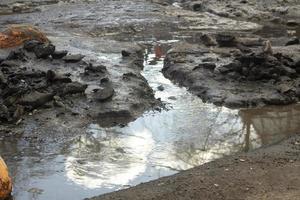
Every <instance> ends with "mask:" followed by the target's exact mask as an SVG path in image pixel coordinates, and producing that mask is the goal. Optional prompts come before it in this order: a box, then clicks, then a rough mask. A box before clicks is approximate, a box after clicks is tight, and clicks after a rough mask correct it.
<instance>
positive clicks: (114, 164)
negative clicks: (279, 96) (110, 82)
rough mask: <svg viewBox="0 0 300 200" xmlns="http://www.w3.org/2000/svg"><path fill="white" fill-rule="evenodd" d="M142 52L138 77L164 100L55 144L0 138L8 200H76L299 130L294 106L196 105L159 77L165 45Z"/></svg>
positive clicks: (299, 111) (298, 111) (299, 112)
mask: <svg viewBox="0 0 300 200" xmlns="http://www.w3.org/2000/svg"><path fill="white" fill-rule="evenodd" d="M170 42H176V41H160V42H157V43H156V44H155V45H151V46H149V48H147V49H146V51H145V68H144V70H143V76H144V77H145V78H146V79H147V80H148V82H149V84H150V86H151V87H152V88H153V89H154V90H155V95H156V97H157V98H161V100H162V101H163V102H164V103H165V107H166V109H163V110H162V111H152V112H147V113H145V114H144V115H143V116H141V117H140V118H138V119H137V120H135V121H134V122H131V123H129V124H128V125H126V126H124V127H113V128H101V127H100V126H99V125H97V124H89V125H88V126H87V127H86V130H85V131H83V132H82V134H81V135H79V136H78V137H76V138H70V140H69V141H67V142H65V143H63V144H43V145H36V143H35V142H33V141H34V138H30V139H29V140H26V139H18V138H16V137H11V138H10V137H6V138H5V139H1V140H0V144H1V145H0V152H1V155H2V156H4V157H5V158H7V162H8V164H9V166H10V170H11V174H12V176H13V179H14V183H15V185H14V186H15V187H14V199H16V200H29V199H43V200H50V199H51V200H53V199H57V200H59V199H83V198H86V197H91V196H94V195H99V194H103V193H107V192H111V191H115V190H119V189H122V188H126V187H130V186H133V185H136V184H139V183H141V182H146V181H149V180H153V179H157V178H159V177H162V176H167V175H171V174H174V173H176V172H178V171H180V170H185V169H189V168H191V167H195V166H198V165H201V164H203V163H206V162H209V161H212V160H214V159H217V158H220V157H222V156H224V155H229V154H234V153H237V152H241V151H250V150H252V149H255V148H259V147H261V146H265V145H270V144H273V143H276V142H278V141H280V140H282V139H284V138H286V137H287V136H288V135H291V134H294V133H296V132H297V131H298V130H299V128H300V106H299V105H293V106H287V107H280V108H278V107H267V108H263V109H249V110H230V109H227V108H223V107H216V106H214V105H211V104H205V103H203V102H202V101H201V100H200V99H199V98H197V97H195V96H194V95H192V94H190V93H189V92H188V91H187V90H186V89H185V88H180V87H178V86H176V85H175V84H173V83H171V82H170V81H169V80H167V79H166V78H164V77H163V75H162V73H161V69H162V67H163V58H164V54H165V51H166V49H167V48H165V43H170Z"/></svg>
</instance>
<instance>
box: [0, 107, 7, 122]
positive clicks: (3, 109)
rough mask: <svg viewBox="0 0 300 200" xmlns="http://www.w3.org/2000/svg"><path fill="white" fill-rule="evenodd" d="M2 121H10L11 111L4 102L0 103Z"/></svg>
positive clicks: (0, 119)
mask: <svg viewBox="0 0 300 200" xmlns="http://www.w3.org/2000/svg"><path fill="white" fill-rule="evenodd" d="M0 121H9V111H8V108H7V107H6V106H5V105H4V104H0Z"/></svg>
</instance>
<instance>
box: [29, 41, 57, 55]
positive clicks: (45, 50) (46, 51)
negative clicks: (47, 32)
mask: <svg viewBox="0 0 300 200" xmlns="http://www.w3.org/2000/svg"><path fill="white" fill-rule="evenodd" d="M54 51H55V46H54V45H52V44H50V43H48V44H40V45H37V46H36V47H35V48H34V50H33V52H34V54H35V56H36V57H37V58H43V59H45V58H48V57H49V56H50V55H51V54H53V52H54Z"/></svg>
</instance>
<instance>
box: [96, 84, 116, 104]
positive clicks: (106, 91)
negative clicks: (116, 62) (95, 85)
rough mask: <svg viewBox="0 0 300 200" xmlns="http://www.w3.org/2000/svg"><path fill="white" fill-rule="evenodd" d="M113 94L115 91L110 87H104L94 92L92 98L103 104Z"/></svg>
mask: <svg viewBox="0 0 300 200" xmlns="http://www.w3.org/2000/svg"><path fill="white" fill-rule="evenodd" d="M114 94H115V90H114V89H113V87H112V86H111V85H106V86H105V87H104V88H102V89H99V90H97V91H96V92H95V94H94V97H95V99H96V100H97V101H100V102H104V101H107V100H109V99H110V98H111V97H112V96H113V95H114Z"/></svg>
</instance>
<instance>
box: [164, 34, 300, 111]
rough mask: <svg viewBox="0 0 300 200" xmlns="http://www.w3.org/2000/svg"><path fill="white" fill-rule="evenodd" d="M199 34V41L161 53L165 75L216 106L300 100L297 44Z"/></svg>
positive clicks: (299, 63)
mask: <svg viewBox="0 0 300 200" xmlns="http://www.w3.org/2000/svg"><path fill="white" fill-rule="evenodd" d="M202 39H204V41H203V42H202V45H199V46H197V45H188V44H180V45H177V46H175V47H174V48H173V49H172V50H171V51H170V52H169V53H168V55H167V57H166V60H165V64H164V69H163V73H164V75H165V76H166V77H168V78H170V79H171V80H174V81H175V82H178V83H180V84H181V85H183V86H186V87H188V88H189V89H190V90H191V91H192V92H194V93H195V94H197V95H198V96H199V97H201V98H202V99H203V100H204V101H208V102H212V103H214V104H216V105H225V106H227V107H253V106H263V105H283V104H290V103H295V102H298V101H299V97H300V57H299V51H300V45H299V44H294V45H290V46H277V47H272V45H271V42H270V41H268V40H261V39H259V38H251V39H249V38H236V37H235V36H233V35H229V34H223V33H219V34H217V35H216V37H214V36H206V37H202ZM205 44H206V45H205Z"/></svg>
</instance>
